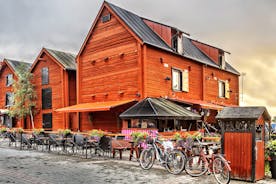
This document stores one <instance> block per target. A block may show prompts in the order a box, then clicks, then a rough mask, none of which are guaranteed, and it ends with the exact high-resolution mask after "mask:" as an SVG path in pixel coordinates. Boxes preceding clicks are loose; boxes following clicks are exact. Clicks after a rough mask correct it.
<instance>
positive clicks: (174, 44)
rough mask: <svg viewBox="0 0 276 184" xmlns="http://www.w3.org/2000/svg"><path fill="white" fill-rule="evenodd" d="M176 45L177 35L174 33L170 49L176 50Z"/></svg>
mask: <svg viewBox="0 0 276 184" xmlns="http://www.w3.org/2000/svg"><path fill="white" fill-rule="evenodd" d="M177 46H178V43H177V35H174V36H173V37H172V49H173V50H174V51H177Z"/></svg>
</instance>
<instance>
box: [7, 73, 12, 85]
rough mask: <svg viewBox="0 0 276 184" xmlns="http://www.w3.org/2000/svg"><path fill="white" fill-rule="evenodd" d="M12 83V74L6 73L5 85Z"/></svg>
mask: <svg viewBox="0 0 276 184" xmlns="http://www.w3.org/2000/svg"><path fill="white" fill-rule="evenodd" d="M12 83H13V76H12V74H8V75H7V76H6V86H7V87H8V86H11V85H12Z"/></svg>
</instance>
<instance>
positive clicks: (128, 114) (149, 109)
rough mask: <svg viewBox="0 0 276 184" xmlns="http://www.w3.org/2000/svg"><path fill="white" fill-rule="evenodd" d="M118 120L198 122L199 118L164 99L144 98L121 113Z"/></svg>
mask: <svg viewBox="0 0 276 184" xmlns="http://www.w3.org/2000/svg"><path fill="white" fill-rule="evenodd" d="M120 118H123V119H128V118H137V119H141V118H150V119H183V120H199V119H200V118H201V117H200V116H199V115H198V114H195V113H193V112H191V111H188V110H186V109H185V108H183V107H181V106H180V105H177V104H175V103H173V102H171V101H169V100H166V99H164V98H145V99H144V100H142V101H140V102H138V103H137V104H135V105H133V106H132V107H130V108H129V109H127V110H126V111H125V112H123V113H122V114H121V115H120Z"/></svg>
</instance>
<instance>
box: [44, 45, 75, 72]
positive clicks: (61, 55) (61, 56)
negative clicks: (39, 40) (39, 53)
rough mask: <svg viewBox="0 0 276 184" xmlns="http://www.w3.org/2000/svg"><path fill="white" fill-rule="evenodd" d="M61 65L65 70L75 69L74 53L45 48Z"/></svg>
mask: <svg viewBox="0 0 276 184" xmlns="http://www.w3.org/2000/svg"><path fill="white" fill-rule="evenodd" d="M45 49H46V50H47V51H48V52H49V53H50V54H51V55H52V56H53V57H54V58H55V59H56V60H57V61H58V62H59V63H60V64H61V65H62V66H63V67H64V69H65V70H76V62H75V59H76V55H75V54H72V53H69V52H63V51H58V50H53V49H48V48H45Z"/></svg>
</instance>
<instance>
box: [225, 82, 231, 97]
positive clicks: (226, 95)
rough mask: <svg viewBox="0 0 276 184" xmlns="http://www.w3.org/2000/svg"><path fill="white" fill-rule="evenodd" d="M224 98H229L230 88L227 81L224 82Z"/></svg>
mask: <svg viewBox="0 0 276 184" xmlns="http://www.w3.org/2000/svg"><path fill="white" fill-rule="evenodd" d="M225 98H230V88H229V82H228V80H227V81H225Z"/></svg>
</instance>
